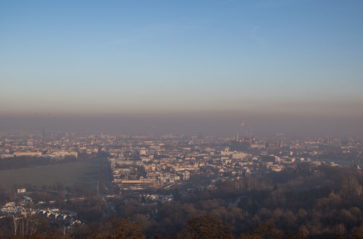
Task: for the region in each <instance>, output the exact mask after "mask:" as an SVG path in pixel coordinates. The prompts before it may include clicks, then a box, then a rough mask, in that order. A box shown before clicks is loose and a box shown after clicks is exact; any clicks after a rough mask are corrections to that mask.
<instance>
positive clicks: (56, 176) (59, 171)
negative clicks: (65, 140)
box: [0, 161, 98, 189]
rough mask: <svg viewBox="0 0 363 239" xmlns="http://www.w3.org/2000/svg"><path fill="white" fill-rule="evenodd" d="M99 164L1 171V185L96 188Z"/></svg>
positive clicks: (64, 164) (90, 162)
mask: <svg viewBox="0 0 363 239" xmlns="http://www.w3.org/2000/svg"><path fill="white" fill-rule="evenodd" d="M97 173H98V164H97V162H95V161H75V162H67V163H63V164H55V165H46V166H37V167H32V168H21V169H9V170H0V185H2V186H4V187H7V188H10V187H14V186H15V185H26V184H30V185H34V186H37V187H41V186H43V185H54V184H56V183H62V184H63V185H65V186H73V185H75V184H81V185H83V186H86V187H88V188H90V189H94V188H96V184H97V179H98V176H97Z"/></svg>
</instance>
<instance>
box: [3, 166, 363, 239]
mask: <svg viewBox="0 0 363 239" xmlns="http://www.w3.org/2000/svg"><path fill="white" fill-rule="evenodd" d="M213 186H214V187H211V186H210V185H209V186H205V185H202V184H201V185H194V187H191V186H190V185H184V186H180V187H176V188H173V189H171V190H170V191H169V192H168V193H169V194H172V195H174V200H172V201H170V202H163V203H161V202H149V201H147V200H144V199H140V198H138V197H137V195H132V194H130V195H129V194H123V195H121V196H120V197H117V198H113V199H109V200H104V199H103V198H102V196H100V195H98V194H96V193H94V192H92V191H87V190H82V189H81V188H79V189H73V190H74V192H77V193H79V195H80V196H81V195H83V196H84V197H85V200H82V201H70V200H68V201H65V200H63V197H64V194H65V190H66V189H65V188H64V187H62V186H58V187H55V188H54V190H55V191H57V192H58V193H56V194H52V195H48V197H50V198H51V197H54V198H55V199H56V206H57V207H59V208H62V209H66V210H72V211H76V212H77V213H78V217H79V218H80V220H81V221H82V222H84V223H83V224H81V225H79V226H77V227H74V228H73V229H72V231H71V232H69V233H66V236H67V237H69V238H155V239H156V238H236V239H247V238H256V239H257V238H357V239H358V238H363V220H362V219H363V215H362V210H363V173H362V170H360V169H356V168H343V167H331V166H319V167H313V166H311V165H309V164H300V165H298V166H297V167H295V168H289V169H286V170H284V171H283V172H280V173H266V174H264V175H258V176H257V175H251V176H248V177H245V178H241V179H235V180H229V181H223V180H216V181H215V183H214V184H213ZM68 190H70V189H69V188H68ZM8 192H9V191H7V190H5V189H2V190H1V191H0V196H1V198H0V200H1V201H2V202H5V201H6V200H7V199H8V198H7V197H8ZM36 196H37V195H34V198H36ZM43 196H44V195H43ZM38 197H40V196H39V195H38ZM35 221H37V222H36V223H34V224H36V225H38V226H37V227H36V229H35V230H34V233H32V235H28V236H27V237H26V238H49V237H48V236H47V235H50V234H52V238H57V235H59V238H64V235H63V234H64V231H63V229H62V228H60V227H59V226H58V225H55V224H52V223H49V222H47V221H46V220H44V219H42V218H34V222H35ZM7 223H9V222H6V221H2V227H1V235H4V236H5V235H8V236H9V237H10V235H11V229H9V227H8V226H7V225H9V224H7ZM5 238H6V237H5Z"/></svg>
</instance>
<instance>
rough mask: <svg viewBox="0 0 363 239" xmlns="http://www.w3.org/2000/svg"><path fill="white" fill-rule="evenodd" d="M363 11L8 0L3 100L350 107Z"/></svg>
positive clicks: (26, 104) (24, 104)
mask: <svg viewBox="0 0 363 239" xmlns="http://www.w3.org/2000/svg"><path fill="white" fill-rule="evenodd" d="M362 12H363V2H362V1H359V0H357V1H350V0H347V1H335V0H329V1H328V0H326V1H323V0H250V1H237V0H218V1H216V0H208V1H207V0H205V1H197V0H194V1H189V0H182V1H173V0H169V1H135V0H132V1H90V0H89V1H10V0H8V1H7V0H4V1H1V2H0V112H2V113H4V112H5V113H6V112H10V113H11V112H13V113H33V112H40V113H48V112H51V113H74V112H91V113H110V112H114V113H123V112H149V111H152V112H156V111H157V112H168V111H177V112H183V111H200V110H206V111H236V112H239V111H243V110H251V109H257V111H258V110H259V111H266V110H271V111H279V110H281V111H297V110H305V111H308V109H314V110H312V111H314V112H319V111H321V107H323V108H325V109H329V110H330V111H334V112H335V113H336V114H342V112H343V111H341V110H342V109H344V110H345V111H344V112H346V111H347V108H348V109H349V107H351V110H348V111H347V112H348V113H349V112H350V113H354V112H356V111H357V110H359V109H361V108H362V106H363V96H362V95H363V94H362V92H363V14H362ZM312 111H311V112H312Z"/></svg>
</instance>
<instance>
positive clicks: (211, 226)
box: [178, 215, 233, 239]
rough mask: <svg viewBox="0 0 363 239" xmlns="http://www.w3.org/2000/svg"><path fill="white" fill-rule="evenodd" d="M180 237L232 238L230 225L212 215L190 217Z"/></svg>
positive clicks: (196, 238) (197, 238)
mask: <svg viewBox="0 0 363 239" xmlns="http://www.w3.org/2000/svg"><path fill="white" fill-rule="evenodd" d="M178 238H180V239H182V238H189V239H232V238H233V234H232V232H231V230H230V228H229V226H228V225H226V224H225V223H223V222H222V221H221V220H219V219H217V218H215V217H212V216H210V215H207V216H201V217H195V218H192V219H190V220H189V221H188V222H187V223H186V225H185V226H184V229H183V230H182V232H181V233H180V234H179V235H178Z"/></svg>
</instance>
